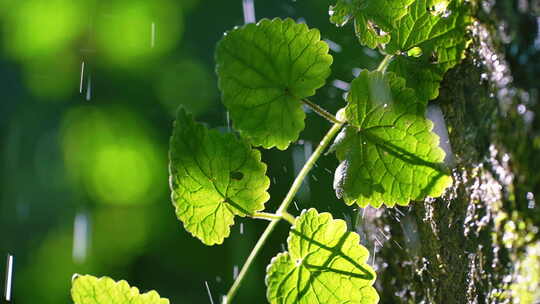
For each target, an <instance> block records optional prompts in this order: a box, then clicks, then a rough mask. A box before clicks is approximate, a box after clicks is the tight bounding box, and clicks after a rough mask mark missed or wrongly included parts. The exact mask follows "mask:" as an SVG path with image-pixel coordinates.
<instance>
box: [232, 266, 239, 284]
mask: <svg viewBox="0 0 540 304" xmlns="http://www.w3.org/2000/svg"><path fill="white" fill-rule="evenodd" d="M237 277H238V265H234V267H233V275H232V278H233V280H236V278H237Z"/></svg>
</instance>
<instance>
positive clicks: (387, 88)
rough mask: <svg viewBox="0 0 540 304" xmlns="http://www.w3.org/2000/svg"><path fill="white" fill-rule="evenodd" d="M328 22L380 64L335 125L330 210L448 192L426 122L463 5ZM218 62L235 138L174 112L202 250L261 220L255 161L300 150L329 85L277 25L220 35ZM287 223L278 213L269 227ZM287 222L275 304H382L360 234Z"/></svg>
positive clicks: (180, 187)
mask: <svg viewBox="0 0 540 304" xmlns="http://www.w3.org/2000/svg"><path fill="white" fill-rule="evenodd" d="M330 14H331V17H330V21H331V22H333V23H335V24H336V25H338V26H344V25H345V24H347V23H348V22H350V21H352V23H353V24H354V28H355V32H356V35H357V36H358V38H359V41H360V43H361V44H363V45H365V46H367V47H370V48H378V49H379V50H380V51H381V52H382V53H383V54H385V55H387V60H385V62H386V63H384V64H382V65H381V68H380V69H379V70H377V71H367V70H365V71H362V72H361V73H360V75H359V76H358V77H357V78H356V79H354V80H353V81H352V83H351V89H350V92H349V93H348V97H347V104H346V106H345V108H344V110H343V111H342V114H341V115H338V118H335V117H334V119H333V120H334V121H335V126H337V128H338V129H336V130H339V128H341V132H340V133H339V134H338V136H337V137H336V139H335V141H334V144H333V145H332V147H331V148H330V151H335V153H336V156H337V158H338V160H339V161H340V163H339V166H338V167H337V168H336V173H335V180H334V189H335V191H336V196H337V197H338V198H343V199H344V201H345V203H347V204H349V205H351V204H353V203H356V204H358V205H359V206H360V207H365V206H367V205H371V206H373V207H380V206H381V205H382V204H385V205H387V206H389V207H391V206H394V205H395V204H399V205H407V204H409V202H410V201H411V200H421V199H424V198H425V197H427V196H431V197H436V196H440V195H441V194H442V193H443V191H444V190H445V189H446V188H447V187H448V186H450V185H451V183H452V179H451V177H450V175H449V170H448V169H447V168H446V167H445V165H444V163H443V160H444V156H445V154H444V152H443V150H442V149H441V148H439V138H438V137H437V135H436V134H434V133H433V132H432V129H433V123H432V122H431V121H429V120H428V119H426V118H425V112H426V106H427V103H428V101H429V100H431V99H433V98H435V97H436V96H437V95H438V89H439V85H440V81H441V80H442V78H443V76H444V73H445V72H446V71H447V70H448V69H450V68H451V67H453V66H454V65H456V64H457V63H458V62H459V61H460V60H461V58H462V56H463V52H464V50H465V47H466V45H467V40H466V39H465V30H466V27H467V25H468V23H469V19H468V18H469V17H467V14H466V13H465V5H464V4H463V3H462V0H387V1H367V0H337V3H336V4H335V5H334V6H332V7H331V8H330ZM216 61H217V66H216V71H217V74H218V77H219V88H220V90H221V93H222V101H223V103H224V104H225V106H226V107H227V109H228V111H229V112H230V115H231V117H232V119H233V122H234V128H235V130H236V131H238V135H236V134H233V133H221V132H218V131H216V130H209V129H208V128H206V127H205V126H204V125H202V124H200V123H197V122H195V121H194V119H193V117H192V116H191V115H189V114H188V113H186V111H185V110H183V109H179V111H178V114H177V118H176V121H175V123H174V131H173V135H172V137H171V141H170V155H169V157H170V166H169V169H170V187H171V191H172V201H173V205H174V206H175V209H176V214H177V216H178V218H179V219H180V221H182V223H183V224H184V227H185V229H186V230H187V231H189V232H190V233H191V234H192V235H193V236H195V237H197V238H199V239H200V240H201V241H202V242H203V243H205V244H207V245H215V244H221V243H222V242H223V241H224V239H225V238H226V237H227V236H228V235H229V234H230V227H231V226H232V225H233V224H234V218H235V216H241V217H246V216H247V217H257V216H258V215H260V214H261V213H260V212H261V211H262V210H264V208H265V206H264V204H265V202H266V201H268V199H269V194H268V192H267V190H268V187H269V185H270V183H269V178H268V177H267V176H266V165H265V164H264V163H263V162H262V161H261V154H260V152H259V151H258V150H257V149H256V148H255V147H262V148H267V149H268V148H273V147H276V148H278V149H281V150H284V149H286V148H287V147H288V146H289V144H290V143H291V142H294V141H295V140H297V139H298V137H299V133H300V132H301V131H302V129H303V128H304V119H305V114H304V111H303V108H302V107H303V103H306V104H311V103H310V102H309V101H307V100H306V98H307V97H310V96H312V95H314V94H315V91H316V90H317V89H318V88H320V87H322V86H323V85H324V84H325V82H326V79H327V77H328V76H329V75H330V66H331V64H332V57H331V55H329V54H328V46H327V44H326V43H324V42H323V41H321V39H320V33H319V31H318V30H316V29H309V28H308V27H307V26H306V25H305V24H298V23H296V22H294V21H293V20H291V19H285V20H282V19H278V18H276V19H273V20H268V19H263V20H261V21H260V22H258V23H257V24H247V25H245V26H242V27H239V28H235V29H233V30H231V31H229V32H227V33H226V34H225V35H224V37H223V39H222V40H221V41H220V42H219V43H218V45H217V50H216ZM318 111H320V110H318ZM340 120H341V121H340ZM331 135H333V134H331ZM293 187H294V186H293ZM291 189H292V188H291ZM293 195H294V191H293ZM286 209H287V203H286V201H285V200H284V203H282V205H281V206H280V208H279V209H278V212H276V214H273V216H275V217H277V218H279V217H280V216H281V214H280V212H279V211H282V212H285V213H286ZM291 222H292V223H291V224H292V227H291V230H290V233H289V238H288V251H287V252H282V253H279V254H278V255H277V256H276V257H275V258H274V259H273V260H272V261H271V263H270V265H269V266H268V268H267V276H266V284H267V286H268V292H267V298H268V300H269V301H270V303H376V302H378V299H379V297H378V295H377V293H376V291H375V289H374V288H373V287H372V285H373V282H374V280H375V272H374V271H373V269H372V268H371V267H370V266H369V265H367V264H366V261H367V259H368V251H367V249H366V248H364V247H363V246H361V245H360V241H359V236H358V234H356V233H354V232H349V231H347V229H346V225H345V223H344V222H343V221H341V220H335V219H333V218H332V216H331V215H330V214H328V213H318V211H317V210H315V209H310V210H307V211H306V210H304V211H303V212H302V214H301V215H299V216H298V217H296V218H295V219H294V220H291ZM89 286H92V289H91V290H99V288H104V289H107V290H108V291H106V293H107V294H109V295H110V294H114V295H118V296H120V295H122V296H125V297H128V296H127V294H129V296H131V295H133V296H139V295H138V291H137V290H136V289H129V286H127V284H125V283H114V282H112V281H111V280H110V279H101V280H97V279H95V278H90V277H83V278H78V279H77V280H75V286H74V292H73V296H74V299H75V301H76V303H77V304H92V303H94V302H91V300H85V299H95V298H96V297H97V295H96V294H92V295H89V294H88V290H90V287H89ZM93 286H95V288H94V287H93ZM85 292H86V293H85ZM124 294H125V295H124ZM140 297H141V299H142V298H144V299H145V300H144V301H146V302H143V300H141V302H134V303H168V302H158V301H162V300H160V299H159V296H157V294H155V293H150V294H145V295H141V296H140ZM149 299H152V300H149ZM229 300H230V299H229ZM85 301H86V302H85ZM152 301H154V302H152ZM164 301H165V300H164ZM96 303H97V302H96ZM100 303H108V302H106V301H104V302H100ZM111 303H112V302H111ZM115 303H116V302H115ZM130 303H131V302H130Z"/></svg>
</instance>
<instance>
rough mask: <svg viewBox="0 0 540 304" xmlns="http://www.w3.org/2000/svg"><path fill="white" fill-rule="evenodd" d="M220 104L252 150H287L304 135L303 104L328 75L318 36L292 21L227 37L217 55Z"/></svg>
mask: <svg viewBox="0 0 540 304" xmlns="http://www.w3.org/2000/svg"><path fill="white" fill-rule="evenodd" d="M216 61H217V67H216V70H217V74H218V77H219V87H220V89H221V93H222V100H223V103H224V104H225V106H226V107H227V109H228V110H229V112H230V115H231V117H232V120H233V123H234V127H235V128H236V129H237V130H239V131H240V133H241V134H242V135H243V136H244V137H246V138H248V139H249V140H250V141H251V143H252V144H253V145H256V146H263V147H264V148H271V147H277V148H279V149H282V150H283V149H285V148H287V146H288V145H289V144H290V143H291V142H292V141H295V140H296V139H298V135H299V134H300V131H302V130H303V129H304V118H305V113H304V111H303V110H302V103H301V100H302V99H303V98H305V97H309V96H312V95H313V94H315V90H316V89H318V88H320V87H321V86H322V85H324V83H325V81H326V78H327V77H328V75H329V74H330V65H331V64H332V57H331V56H330V55H329V54H328V45H327V44H326V43H325V42H323V41H321V40H320V34H319V31H318V30H316V29H309V28H308V27H307V26H306V25H305V24H297V23H295V22H294V21H293V20H292V19H285V20H281V19H277V18H276V19H273V20H268V19H263V20H261V21H259V22H258V23H257V24H247V25H244V26H242V27H240V28H236V29H234V30H232V31H229V32H227V33H226V34H225V36H224V37H223V39H222V40H221V41H220V42H219V43H218V46H217V50H216Z"/></svg>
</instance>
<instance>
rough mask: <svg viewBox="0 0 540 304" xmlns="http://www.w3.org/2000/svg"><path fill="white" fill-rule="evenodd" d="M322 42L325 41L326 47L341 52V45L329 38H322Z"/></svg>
mask: <svg viewBox="0 0 540 304" xmlns="http://www.w3.org/2000/svg"><path fill="white" fill-rule="evenodd" d="M324 42H326V43H327V44H328V47H329V48H330V49H331V50H332V51H334V52H336V53H339V52H341V45H339V44H337V43H335V42H334V41H332V40H330V39H324Z"/></svg>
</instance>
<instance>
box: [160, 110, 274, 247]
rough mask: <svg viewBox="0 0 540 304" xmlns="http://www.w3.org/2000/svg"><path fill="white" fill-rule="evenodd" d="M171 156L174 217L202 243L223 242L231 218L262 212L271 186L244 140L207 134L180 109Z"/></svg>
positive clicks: (212, 133) (262, 168) (254, 154)
mask: <svg viewBox="0 0 540 304" xmlns="http://www.w3.org/2000/svg"><path fill="white" fill-rule="evenodd" d="M169 157H170V163H169V172H170V187H171V191H172V201H173V205H174V206H175V208H176V215H177V216H178V218H179V219H180V220H181V221H182V223H184V227H185V228H186V230H187V231H189V232H190V233H191V234H193V236H195V237H197V238H199V239H200V240H201V241H202V242H203V243H205V244H207V245H214V244H221V243H222V242H223V239H224V238H226V237H227V236H229V233H230V226H231V225H232V224H233V223H234V217H235V215H238V216H248V215H251V214H253V213H255V212H256V211H260V210H262V209H264V203H265V202H266V201H267V200H268V198H269V195H268V193H267V192H266V190H267V189H268V187H269V185H270V180H269V179H268V177H266V175H265V173H266V165H265V164H264V163H262V162H261V154H260V152H259V151H257V150H255V149H252V148H251V147H250V146H249V144H248V143H247V142H245V140H243V139H239V138H237V137H236V136H235V135H234V134H223V133H220V132H218V131H216V130H208V129H207V128H206V127H204V126H203V125H201V124H198V123H196V122H195V121H194V120H193V118H192V117H191V115H187V114H186V112H185V111H184V110H183V109H180V110H179V111H178V115H177V119H176V121H175V123H174V130H173V135H172V137H171V141H170V151H169Z"/></svg>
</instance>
